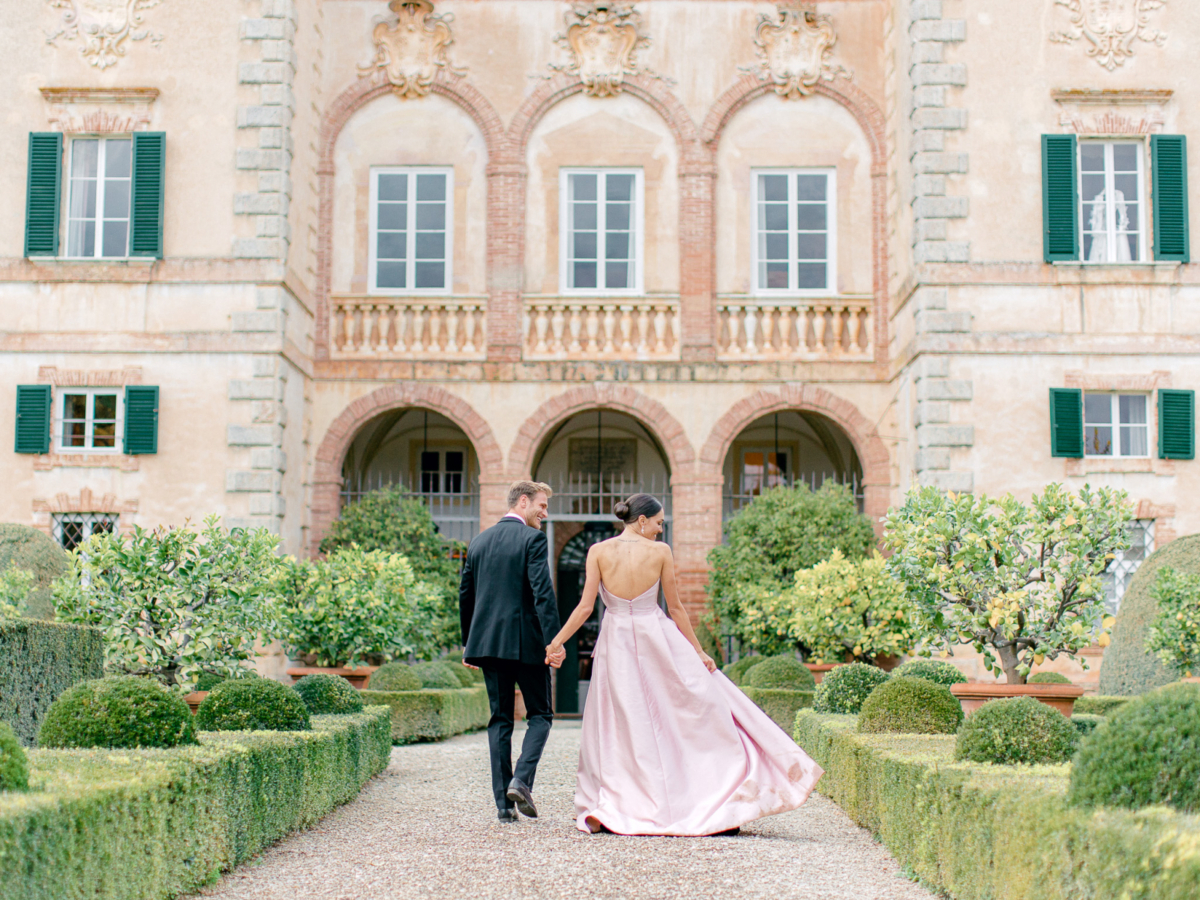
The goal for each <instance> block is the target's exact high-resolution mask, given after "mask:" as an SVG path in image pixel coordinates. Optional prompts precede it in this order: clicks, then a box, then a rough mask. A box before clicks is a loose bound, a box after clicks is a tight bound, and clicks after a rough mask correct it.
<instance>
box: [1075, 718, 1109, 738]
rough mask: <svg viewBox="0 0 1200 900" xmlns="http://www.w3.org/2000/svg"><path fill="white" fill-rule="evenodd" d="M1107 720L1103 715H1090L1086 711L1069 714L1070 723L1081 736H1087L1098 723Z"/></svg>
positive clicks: (1098, 725)
mask: <svg viewBox="0 0 1200 900" xmlns="http://www.w3.org/2000/svg"><path fill="white" fill-rule="evenodd" d="M1104 721H1107V720H1106V719H1105V718H1104V716H1092V715H1088V714H1087V713H1076V714H1075V715H1073V716H1071V725H1072V726H1074V728H1075V730H1076V731H1077V732H1079V736H1080V737H1081V738H1084V737H1087V736H1088V735H1089V734H1091V733H1092V732H1093V731H1095V730H1096V729H1097V728H1099V727H1100V723H1101V722H1104Z"/></svg>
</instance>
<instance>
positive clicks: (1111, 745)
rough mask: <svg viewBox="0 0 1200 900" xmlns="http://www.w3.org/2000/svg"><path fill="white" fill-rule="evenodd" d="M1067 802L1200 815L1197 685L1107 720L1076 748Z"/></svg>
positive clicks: (1160, 694)
mask: <svg viewBox="0 0 1200 900" xmlns="http://www.w3.org/2000/svg"><path fill="white" fill-rule="evenodd" d="M1069 799H1070V802H1071V803H1074V804H1077V805H1080V806H1121V807H1127V808H1129V809H1141V808H1142V807H1145V806H1152V805H1163V806H1170V807H1173V808H1175V809H1177V810H1179V811H1180V812H1190V813H1195V812H1200V685H1196V684H1173V685H1168V686H1167V687H1163V688H1159V689H1158V690H1156V691H1152V692H1151V693H1149V694H1145V695H1143V696H1141V697H1139V698H1138V699H1136V700H1133V701H1131V702H1129V703H1127V704H1125V705H1124V706H1122V707H1121V708H1120V709H1119V710H1117V711H1116V712H1114V713H1112V714H1111V715H1110V716H1108V717H1107V719H1106V721H1105V724H1104V725H1102V726H1100V728H1098V729H1096V732H1095V734H1093V735H1092V736H1091V737H1089V738H1088V739H1087V740H1086V741H1084V742H1083V745H1082V746H1081V747H1080V748H1079V755H1078V756H1077V757H1076V758H1075V765H1074V766H1073V767H1072V769H1071V791H1070V795H1069Z"/></svg>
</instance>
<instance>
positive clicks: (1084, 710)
mask: <svg viewBox="0 0 1200 900" xmlns="http://www.w3.org/2000/svg"><path fill="white" fill-rule="evenodd" d="M1128 702H1129V698H1128V697H1105V696H1102V695H1099V696H1090V697H1089V696H1086V695H1085V696H1083V697H1080V698H1079V699H1078V700H1076V701H1075V712H1076V714H1077V715H1090V716H1107V715H1108V714H1109V713H1111V712H1112V711H1113V710H1115V709H1120V708H1121V707H1122V706H1124V705H1125V704H1126V703H1128Z"/></svg>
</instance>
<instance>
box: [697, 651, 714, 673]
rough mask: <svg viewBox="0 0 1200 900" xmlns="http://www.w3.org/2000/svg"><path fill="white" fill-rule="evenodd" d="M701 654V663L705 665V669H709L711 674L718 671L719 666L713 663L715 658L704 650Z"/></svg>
mask: <svg viewBox="0 0 1200 900" xmlns="http://www.w3.org/2000/svg"><path fill="white" fill-rule="evenodd" d="M699 652H700V662H702V663H704V668H706V669H708V671H709V672H715V671H717V664H716V663H715V662H714V661H713V658H712V657H711V656H709V655H708V654H707V653H705V652H704V651H703V650H701V651H699Z"/></svg>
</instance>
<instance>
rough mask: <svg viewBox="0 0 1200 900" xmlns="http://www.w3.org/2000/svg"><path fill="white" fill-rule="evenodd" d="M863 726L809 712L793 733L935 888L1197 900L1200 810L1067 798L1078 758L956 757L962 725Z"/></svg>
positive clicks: (861, 816)
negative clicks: (898, 729) (988, 761)
mask: <svg viewBox="0 0 1200 900" xmlns="http://www.w3.org/2000/svg"><path fill="white" fill-rule="evenodd" d="M1056 715H1057V713H1056ZM854 729H855V723H854V719H853V718H851V717H848V716H822V715H816V714H814V713H812V712H811V711H809V710H800V712H799V713H798V714H797V716H796V725H795V730H794V736H795V739H796V742H797V743H798V744H799V745H800V746H801V747H803V748H804V750H805V752H806V753H808V755H809V756H811V757H812V758H813V759H814V760H815V761H816V762H817V764H818V765H820V766H821V767H822V768H823V769H824V770H825V775H824V776H823V777H822V779H821V784H820V789H821V793H822V794H823V795H825V796H826V797H829V798H830V799H831V800H833V801H834V802H835V803H837V804H838V805H839V806H841V807H842V809H844V810H845V811H846V813H847V814H848V815H849V816H850V818H851V819H853V820H854V822H855V823H857V824H858V825H859V826H861V827H862V828H864V829H866V830H867V832H868V833H870V834H873V835H877V836H878V839H879V840H880V841H882V842H883V843H884V845H885V846H886V847H887V849H888V850H889V851H890V852H891V854H892V855H893V856H894V857H895V858H896V859H897V860H898V862H899V864H900V866H901V867H902V868H903V869H904V870H905V871H906V872H908V873H910V875H911V877H913V878H919V879H920V880H921V882H922V883H923V884H924V885H926V886H927V887H928V888H929V890H930V891H932V892H933V893H934V894H937V895H938V896H943V897H954V898H955V900H1034V898H1036V900H1081V898H1085V897H1086V898H1091V900H1116V898H1125V900H1195V897H1196V885H1197V884H1200V822H1198V821H1197V819H1196V818H1195V817H1194V816H1186V815H1182V814H1179V813H1175V812H1172V811H1171V810H1167V809H1162V808H1158V809H1147V810H1144V811H1141V812H1136V813H1135V812H1130V811H1127V810H1121V809H1109V810H1099V811H1093V810H1091V809H1082V808H1078V807H1075V808H1072V807H1068V806H1067V805H1066V803H1065V793H1066V787H1067V780H1068V776H1069V771H1070V769H1069V767H1067V766H996V765H982V764H980V763H972V762H965V761H955V759H954V748H955V738H954V737H953V736H951V735H910V734H857V733H855V730H854Z"/></svg>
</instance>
